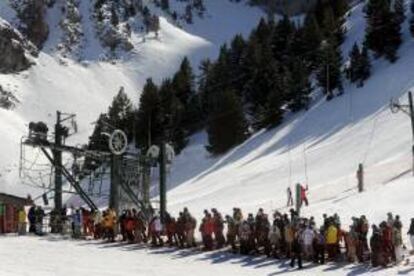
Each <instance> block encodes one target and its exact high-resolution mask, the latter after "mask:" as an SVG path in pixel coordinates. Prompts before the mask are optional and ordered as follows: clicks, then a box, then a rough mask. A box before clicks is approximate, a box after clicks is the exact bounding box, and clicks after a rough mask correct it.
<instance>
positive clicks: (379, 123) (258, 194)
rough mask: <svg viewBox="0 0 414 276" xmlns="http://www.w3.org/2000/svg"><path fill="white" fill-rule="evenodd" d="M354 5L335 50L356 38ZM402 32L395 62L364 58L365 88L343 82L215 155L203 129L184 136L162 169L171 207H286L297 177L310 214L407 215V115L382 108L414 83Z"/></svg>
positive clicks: (360, 23)
mask: <svg viewBox="0 0 414 276" xmlns="http://www.w3.org/2000/svg"><path fill="white" fill-rule="evenodd" d="M362 8H363V5H362V4H359V5H357V6H355V7H354V8H353V10H352V13H351V16H350V17H349V18H348V22H347V23H346V26H347V28H348V33H347V39H346V41H345V43H344V44H343V55H344V57H345V56H347V54H348V52H349V51H350V49H351V47H352V45H353V44H354V43H355V42H358V43H362V40H363V37H364V29H365V20H364V14H363V11H362ZM403 40H404V43H403V45H402V47H401V48H400V50H399V56H400V59H399V60H398V61H397V62H396V63H395V64H391V63H389V62H387V61H385V60H383V59H378V60H373V72H372V77H371V78H370V79H369V81H368V82H367V83H366V84H365V86H364V87H362V88H356V87H355V86H354V85H352V84H350V83H345V94H344V95H342V96H341V97H337V98H335V99H334V100H332V101H331V102H326V101H325V100H315V101H314V104H313V105H312V107H311V108H310V110H309V111H307V112H302V113H299V114H296V115H293V116H292V115H291V116H290V117H288V118H286V120H285V123H284V124H283V125H282V126H280V127H278V128H277V129H275V130H272V131H267V132H265V131H263V132H259V133H257V134H256V135H254V136H253V137H251V138H250V139H249V140H247V141H246V142H245V143H244V144H242V145H240V146H238V147H237V148H235V149H233V150H232V151H230V152H229V153H228V154H226V155H224V156H220V157H217V158H211V157H208V154H207V152H206V150H205V148H204V147H203V145H204V144H206V137H205V135H204V134H199V135H197V136H195V137H193V140H192V141H191V143H190V145H189V146H188V147H187V148H186V149H185V150H184V151H183V153H182V154H181V155H180V156H178V157H177V159H176V160H175V162H174V164H173V167H172V170H171V174H170V176H169V185H170V191H169V193H168V199H169V201H168V206H169V208H170V210H172V211H173V212H178V210H180V209H182V208H183V206H188V207H189V208H190V209H191V210H194V212H195V213H196V214H197V216H201V215H202V211H203V210H204V209H206V208H212V207H217V208H220V209H221V210H222V211H223V212H224V213H229V212H231V209H232V207H234V206H238V207H241V208H242V209H244V210H245V212H247V211H249V212H255V211H256V210H257V208H259V207H263V208H266V209H267V210H274V209H279V210H285V208H284V206H285V204H286V200H287V199H286V189H287V187H289V186H290V187H291V188H294V185H295V184H296V183H297V182H301V183H307V184H308V186H309V198H310V200H311V206H310V207H309V208H304V210H303V212H304V214H305V215H306V214H311V215H315V217H316V218H318V219H319V218H320V217H321V215H322V213H333V212H337V213H338V214H340V215H342V216H343V219H344V223H345V224H347V223H349V221H348V220H349V218H350V217H351V216H354V215H361V214H366V215H368V216H369V218H371V219H375V221H376V222H378V221H379V220H382V219H384V215H385V214H386V212H388V211H391V212H393V213H399V214H401V216H402V217H403V218H404V222H405V223H406V224H407V223H408V221H409V219H410V218H411V216H412V214H411V213H410V210H411V209H412V207H413V206H414V205H413V203H412V200H410V197H409V194H410V189H411V186H412V184H413V179H412V172H411V166H412V164H411V162H412V161H411V146H412V134H411V125H410V120H409V117H408V116H407V115H406V114H404V113H403V112H400V113H397V114H394V113H392V112H391V111H390V109H389V103H390V99H391V98H399V99H400V100H401V102H402V103H407V92H408V91H409V90H410V89H413V88H414V73H413V72H412V70H411V69H410V68H412V67H413V66H414V51H413V49H414V48H413V46H414V41H413V39H412V37H411V36H410V34H409V31H408V26H407V24H405V25H404V29H403ZM359 163H363V164H364V167H365V183H366V192H365V193H362V194H358V192H357V180H356V171H357V168H358V164H359ZM155 190H156V189H155ZM373 222H374V221H373Z"/></svg>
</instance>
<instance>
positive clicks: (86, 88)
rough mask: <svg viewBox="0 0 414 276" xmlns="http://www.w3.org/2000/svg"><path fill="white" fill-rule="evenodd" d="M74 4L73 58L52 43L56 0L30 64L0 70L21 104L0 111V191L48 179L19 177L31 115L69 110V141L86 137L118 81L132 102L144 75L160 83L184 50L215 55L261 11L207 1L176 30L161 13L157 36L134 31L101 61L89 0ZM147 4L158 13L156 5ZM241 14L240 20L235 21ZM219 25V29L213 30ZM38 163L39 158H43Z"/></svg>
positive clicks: (29, 188)
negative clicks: (74, 128) (77, 36)
mask: <svg viewBox="0 0 414 276" xmlns="http://www.w3.org/2000/svg"><path fill="white" fill-rule="evenodd" d="M7 2H8V1H0V18H3V19H4V20H6V21H9V22H15V21H16V15H15V13H14V11H13V10H12V9H11V8H10V7H9V5H8V3H7ZM80 2H81V4H80V13H81V15H82V21H81V24H82V30H83V33H84V38H83V39H82V42H81V45H80V52H79V55H78V56H79V58H80V61H78V59H77V58H71V57H70V56H69V57H68V58H64V57H62V55H61V54H60V53H59V51H58V50H57V49H56V48H57V45H58V44H59V43H60V42H61V40H62V36H63V34H62V30H61V29H60V27H59V26H58V25H59V21H60V18H61V15H60V12H61V11H60V10H61V7H62V5H63V4H64V1H63V0H57V1H56V4H55V5H54V7H53V8H51V9H49V10H48V11H47V17H46V19H47V22H48V24H49V26H50V36H49V38H48V40H47V41H46V43H45V46H44V49H43V50H42V51H41V52H40V56H39V58H38V59H36V65H35V66H33V67H32V68H30V69H29V70H28V71H25V72H22V73H20V74H15V75H2V74H0V85H1V86H2V87H3V88H5V89H7V90H8V91H11V92H13V93H14V94H15V96H16V97H17V98H18V99H19V101H20V102H21V103H20V104H19V105H18V106H17V107H16V108H15V109H14V110H3V109H0V152H1V155H0V192H6V193H12V194H17V195H22V196H26V195H27V193H32V195H33V197H35V196H37V195H39V194H41V193H43V192H44V190H43V189H40V190H39V189H36V188H35V187H33V186H36V185H39V183H42V184H44V185H45V186H48V185H49V178H50V177H49V175H48V174H47V172H46V174H45V175H44V176H39V175H37V174H35V175H34V176H32V177H31V180H30V179H29V180H28V179H21V178H19V177H18V166H19V154H20V144H19V143H20V139H21V137H22V136H23V135H25V134H27V132H28V124H29V122H30V121H45V122H47V123H48V124H49V129H52V128H53V125H54V123H55V120H56V118H55V113H56V110H61V111H62V112H67V113H76V114H77V122H78V128H79V133H78V134H76V135H75V136H73V137H71V138H70V139H69V141H68V143H69V144H72V145H77V144H84V143H87V139H88V137H89V135H90V134H91V133H92V130H93V125H92V124H91V123H92V122H94V121H95V120H96V119H97V118H98V116H99V114H100V113H102V112H106V111H107V108H108V106H109V104H110V103H111V101H112V98H113V97H114V96H115V95H116V94H117V92H118V91H119V88H120V87H121V86H123V87H124V88H125V92H126V93H127V94H128V95H129V96H130V98H131V99H132V100H133V102H134V103H135V105H138V99H139V95H140V91H141V89H142V87H143V85H144V83H145V80H146V79H147V78H149V77H152V78H153V79H154V80H155V81H157V82H159V81H161V80H162V79H163V78H166V77H170V76H171V75H172V74H173V73H175V71H176V70H177V69H178V67H179V64H180V63H181V61H182V59H183V57H184V56H188V57H189V58H190V60H191V61H192V62H193V65H194V68H197V66H198V64H199V61H200V60H201V59H203V58H207V57H210V58H214V57H215V56H217V54H218V50H219V47H220V46H221V44H223V43H225V42H227V41H229V40H231V39H232V38H233V36H234V35H235V34H237V33H242V34H243V35H248V34H249V33H250V31H251V29H252V28H253V27H254V26H256V25H257V22H258V21H259V19H260V18H261V16H262V15H263V13H262V12H261V11H260V10H259V9H256V8H252V7H249V6H246V5H244V4H242V3H239V4H236V3H231V2H229V1H222V0H211V1H207V3H206V6H207V18H205V19H200V18H197V17H196V16H195V22H194V24H193V25H191V26H190V25H185V26H184V27H183V28H179V27H177V26H175V25H174V24H172V23H171V22H170V21H169V20H168V19H167V18H165V17H161V20H160V26H161V30H160V32H159V38H158V39H156V38H155V36H154V34H149V35H148V37H147V39H146V42H145V43H143V34H142V33H140V32H133V33H132V36H131V40H132V43H133V44H134V46H135V48H134V50H133V51H132V52H131V53H122V54H121V55H120V56H119V58H118V59H117V60H116V61H115V62H105V61H102V59H103V58H104V54H105V51H104V49H102V46H101V44H100V43H99V41H98V38H97V37H95V31H94V28H95V26H94V25H93V22H92V20H91V19H90V16H91V8H92V5H93V3H92V1H80ZM171 2H172V3H173V1H171ZM152 8H153V9H154V11H153V12H157V10H156V9H155V7H152ZM158 12H159V11H158ZM229 14H232V16H229ZM240 18H243V20H242V22H241V21H240V20H239V19H240ZM137 20H138V19H137ZM218 25H220V26H221V29H217V28H216V26H218ZM50 132H51V131H50ZM37 155H38V152H37V151H36V150H32V151H30V150H27V151H26V152H25V159H27V160H26V161H27V162H25V166H26V167H27V168H31V165H32V162H33V160H35V158H36V156H37ZM39 158H41V157H39ZM38 161H39V160H38ZM38 163H41V164H46V163H47V161H45V160H44V162H38ZM35 167H36V166H35ZM43 168H44V167H43ZM43 168H42V167H40V169H43ZM36 169H38V168H37V167H36ZM40 169H39V170H40Z"/></svg>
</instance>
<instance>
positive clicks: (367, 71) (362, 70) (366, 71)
mask: <svg viewBox="0 0 414 276" xmlns="http://www.w3.org/2000/svg"><path fill="white" fill-rule="evenodd" d="M359 75H360V82H359V84H358V86H359V87H361V86H364V82H365V81H366V80H367V79H368V78H369V77H370V76H371V61H370V59H369V55H368V48H367V47H366V46H365V45H364V47H363V48H362V52H361V60H360V62H359Z"/></svg>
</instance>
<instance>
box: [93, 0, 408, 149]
mask: <svg viewBox="0 0 414 276" xmlns="http://www.w3.org/2000/svg"><path fill="white" fill-rule="evenodd" d="M391 3H393V4H391ZM402 3H403V1H400V0H395V1H394V2H391V1H389V0H370V1H368V2H367V3H366V6H365V17H366V21H367V27H366V35H365V40H364V42H363V43H362V45H359V44H357V43H355V45H354V47H353V49H352V51H351V52H350V53H349V57H348V59H347V60H348V61H347V62H346V63H345V65H344V62H343V57H342V52H341V44H342V42H343V41H344V40H345V36H346V27H345V24H344V23H345V21H346V16H347V14H348V11H349V7H348V1H346V0H318V1H317V2H316V5H315V7H314V9H312V10H311V11H310V12H308V13H307V14H306V16H305V17H304V18H303V20H300V21H299V20H298V21H292V20H291V19H290V18H289V17H288V16H284V17H283V18H282V19H280V20H279V21H275V20H271V19H267V20H265V19H262V20H260V22H259V24H258V25H257V27H256V28H255V29H254V30H253V31H252V32H251V34H250V36H249V37H248V38H244V37H243V36H241V35H236V36H235V37H234V38H233V39H232V40H231V42H230V43H229V44H224V45H222V47H221V48H220V51H219V55H218V57H217V59H216V60H210V59H205V60H203V61H202V62H201V64H200V65H199V68H198V69H199V70H198V71H199V72H200V74H199V76H197V77H196V76H195V73H194V70H193V68H192V67H191V64H190V61H189V60H188V58H184V59H183V61H182V63H181V65H180V67H179V69H178V71H177V72H176V73H175V74H174V75H173V76H172V77H171V78H167V79H164V80H163V81H162V82H161V83H160V84H156V83H155V82H154V81H153V80H152V79H151V78H150V79H148V80H147V81H146V83H145V85H144V87H143V90H142V93H141V95H140V102H139V106H138V108H136V109H134V108H133V105H132V103H131V101H130V100H129V99H128V97H127V96H126V94H125V93H124V92H123V91H122V90H121V91H120V92H119V93H118V95H117V96H116V97H115V98H114V100H113V103H112V105H111V106H110V108H109V110H108V112H107V113H106V114H101V115H100V117H99V120H98V123H97V124H96V127H95V130H94V132H93V134H92V136H91V137H90V142H89V148H90V149H101V150H102V149H103V147H106V145H105V144H101V142H100V141H102V139H101V137H100V132H101V128H102V127H103V125H104V124H101V123H99V122H100V121H108V122H110V123H111V124H112V125H116V126H118V127H119V128H121V129H123V130H124V131H125V132H126V133H127V134H128V137H129V138H130V139H133V140H134V142H135V144H136V146H137V147H138V148H140V149H141V150H144V151H145V150H146V149H148V147H149V146H151V145H152V144H156V143H158V142H159V141H161V140H164V141H168V142H170V143H171V144H172V145H173V146H174V148H175V150H176V151H177V153H179V152H180V151H181V150H182V149H183V148H184V147H185V146H186V144H187V143H188V137H189V136H190V135H191V134H193V133H194V132H196V131H198V130H201V129H206V132H207V134H208V144H207V145H206V148H207V150H208V151H209V152H211V153H212V154H222V153H224V152H226V151H227V150H229V149H230V148H232V147H234V146H236V145H238V144H240V143H242V142H243V141H245V140H246V139H247V138H248V137H249V135H251V134H252V133H253V132H255V131H257V130H259V129H263V128H267V129H270V128H274V127H277V126H278V125H280V124H281V123H282V122H283V117H284V115H285V114H286V113H287V112H298V111H300V110H306V109H307V108H308V106H309V103H310V96H311V93H312V91H313V90H314V89H316V88H318V89H320V90H321V91H322V92H323V93H324V94H325V96H326V99H327V100H331V99H332V98H333V97H335V96H337V95H341V94H342V93H343V92H344V88H343V81H344V78H347V79H348V80H349V81H350V82H351V83H356V85H357V86H358V87H360V86H363V85H364V82H365V81H366V80H367V79H368V78H369V76H370V75H371V69H370V68H371V62H370V60H371V56H373V57H375V58H379V57H384V58H386V59H388V60H389V61H390V62H395V61H396V60H397V59H398V54H397V50H398V47H399V46H400V44H401V41H402V39H401V32H400V28H401V27H400V26H401V24H402V23H403V22H404V20H405V9H404V5H402Z"/></svg>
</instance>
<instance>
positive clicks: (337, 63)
mask: <svg viewBox="0 0 414 276" xmlns="http://www.w3.org/2000/svg"><path fill="white" fill-rule="evenodd" d="M319 59H320V66H319V69H318V72H317V80H318V85H319V86H320V87H322V88H323V92H324V94H325V95H326V98H327V100H331V99H332V98H333V96H334V93H333V91H334V90H335V89H338V90H339V94H342V92H343V91H342V89H343V87H342V79H341V63H342V58H341V53H340V51H339V49H338V47H337V46H336V43H335V42H327V43H325V45H324V47H322V49H321V51H320V56H319Z"/></svg>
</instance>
